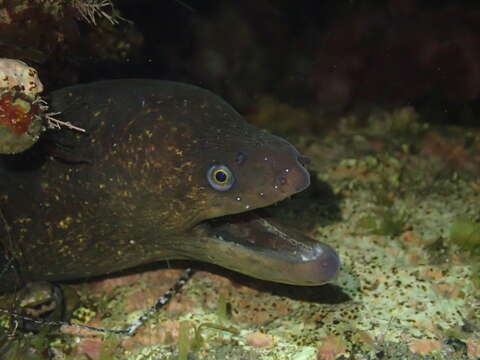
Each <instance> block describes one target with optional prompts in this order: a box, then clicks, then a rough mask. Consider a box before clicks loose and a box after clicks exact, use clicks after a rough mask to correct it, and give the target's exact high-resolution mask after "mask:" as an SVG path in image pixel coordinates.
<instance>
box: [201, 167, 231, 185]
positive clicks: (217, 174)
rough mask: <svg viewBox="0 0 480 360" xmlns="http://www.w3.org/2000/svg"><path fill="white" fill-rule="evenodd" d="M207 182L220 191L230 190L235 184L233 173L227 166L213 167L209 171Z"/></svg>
mask: <svg viewBox="0 0 480 360" xmlns="http://www.w3.org/2000/svg"><path fill="white" fill-rule="evenodd" d="M207 180H208V183H209V184H210V186H211V187H212V188H214V189H215V190H218V191H227V190H230V189H231V187H232V186H233V183H234V182H235V177H234V176H233V173H232V171H231V170H230V169H229V168H228V167H227V166H225V165H213V166H212V167H210V169H208V171H207Z"/></svg>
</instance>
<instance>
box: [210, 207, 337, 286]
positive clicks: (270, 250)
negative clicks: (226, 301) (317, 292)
mask: <svg viewBox="0 0 480 360" xmlns="http://www.w3.org/2000/svg"><path fill="white" fill-rule="evenodd" d="M207 224H208V226H210V228H209V229H208V230H207V234H208V236H207V238H206V239H205V245H206V246H207V251H205V255H206V256H202V258H203V259H204V260H205V261H208V262H212V263H215V264H218V265H221V266H223V267H226V268H229V269H231V270H235V271H238V272H241V273H243V274H247V275H250V276H253V277H256V278H260V279H263V280H269V281H275V282H280V283H285V284H292V285H309V286H314V285H321V284H324V283H326V282H328V281H330V280H332V278H333V277H334V276H335V275H336V274H337V272H338V270H339V267H340V259H339V257H338V255H337V253H336V252H335V250H334V249H333V248H331V247H330V246H328V245H326V244H323V243H321V242H318V241H316V240H314V239H311V238H310V237H308V236H306V235H304V234H302V233H300V232H298V231H296V230H293V229H287V228H285V227H283V226H281V225H279V224H277V223H274V222H272V221H271V220H267V219H265V218H263V217H261V216H259V215H257V214H256V213H254V212H249V213H245V214H239V215H234V216H228V217H225V218H221V219H217V220H213V221H210V222H208V223H207Z"/></svg>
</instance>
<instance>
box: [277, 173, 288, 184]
mask: <svg viewBox="0 0 480 360" xmlns="http://www.w3.org/2000/svg"><path fill="white" fill-rule="evenodd" d="M286 183H287V177H286V176H283V175H280V176H277V178H276V179H275V185H285V184H286Z"/></svg>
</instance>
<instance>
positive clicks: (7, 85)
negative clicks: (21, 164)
mask: <svg viewBox="0 0 480 360" xmlns="http://www.w3.org/2000/svg"><path fill="white" fill-rule="evenodd" d="M42 90H43V85H42V83H41V82H40V79H39V78H38V75H37V71H36V70H35V69H33V68H31V67H29V66H28V65H27V64H25V63H24V62H22V61H19V60H13V59H1V58H0V153H3V154H12V153H18V152H21V151H24V150H26V149H28V148H29V147H31V146H32V145H33V144H34V143H36V142H37V140H38V139H39V137H40V133H41V131H42V129H43V126H42V118H43V116H44V112H43V110H44V108H43V107H42V104H41V103H40V100H41V99H40V98H39V96H38V94H39V93H40V92H42Z"/></svg>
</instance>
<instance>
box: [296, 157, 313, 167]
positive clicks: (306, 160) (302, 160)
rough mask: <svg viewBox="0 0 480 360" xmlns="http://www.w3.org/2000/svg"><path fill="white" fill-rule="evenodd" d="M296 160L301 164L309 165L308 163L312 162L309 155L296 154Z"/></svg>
mask: <svg viewBox="0 0 480 360" xmlns="http://www.w3.org/2000/svg"><path fill="white" fill-rule="evenodd" d="M297 161H298V162H299V163H300V164H301V165H302V166H306V165H310V163H311V162H312V161H311V160H310V158H309V157H307V156H302V155H298V156H297Z"/></svg>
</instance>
